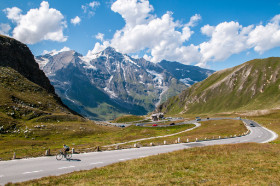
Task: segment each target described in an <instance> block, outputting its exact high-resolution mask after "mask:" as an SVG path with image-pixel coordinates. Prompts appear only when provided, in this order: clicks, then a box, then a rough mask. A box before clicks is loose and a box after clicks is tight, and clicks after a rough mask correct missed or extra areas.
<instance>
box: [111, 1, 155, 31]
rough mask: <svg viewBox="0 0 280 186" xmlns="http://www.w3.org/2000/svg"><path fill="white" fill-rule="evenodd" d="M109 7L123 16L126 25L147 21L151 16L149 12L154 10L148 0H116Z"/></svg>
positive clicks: (132, 25) (130, 25)
mask: <svg viewBox="0 0 280 186" xmlns="http://www.w3.org/2000/svg"><path fill="white" fill-rule="evenodd" d="M111 9H112V11H114V12H116V13H119V14H120V15H121V16H122V17H123V19H124V20H125V22H126V26H127V27H134V26H136V25H139V24H144V23H147V22H148V21H149V18H152V17H153V16H152V15H151V14H150V13H151V12H152V11H154V8H153V6H152V5H150V3H149V1H148V0H141V1H138V0H117V1H116V2H115V3H113V4H112V6H111Z"/></svg>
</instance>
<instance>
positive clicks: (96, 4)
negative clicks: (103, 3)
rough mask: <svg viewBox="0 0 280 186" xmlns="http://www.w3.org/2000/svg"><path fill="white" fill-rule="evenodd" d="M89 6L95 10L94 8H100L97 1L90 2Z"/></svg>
mask: <svg viewBox="0 0 280 186" xmlns="http://www.w3.org/2000/svg"><path fill="white" fill-rule="evenodd" d="M89 6H90V7H91V8H95V7H98V6H100V3H99V2H98V1H92V2H91V3H89Z"/></svg>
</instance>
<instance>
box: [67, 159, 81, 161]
mask: <svg viewBox="0 0 280 186" xmlns="http://www.w3.org/2000/svg"><path fill="white" fill-rule="evenodd" d="M67 161H82V160H80V159H68V160H67Z"/></svg>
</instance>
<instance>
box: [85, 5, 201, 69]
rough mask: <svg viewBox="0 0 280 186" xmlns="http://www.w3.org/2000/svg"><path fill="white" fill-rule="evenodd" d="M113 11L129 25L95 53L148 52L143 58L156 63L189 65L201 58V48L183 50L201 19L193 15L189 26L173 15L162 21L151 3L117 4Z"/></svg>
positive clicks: (192, 47)
mask: <svg viewBox="0 0 280 186" xmlns="http://www.w3.org/2000/svg"><path fill="white" fill-rule="evenodd" d="M111 9H112V11H114V12H116V13H119V14H120V15H121V16H122V17H123V18H124V20H125V23H126V24H125V26H124V27H123V28H122V29H121V30H118V31H116V32H115V34H114V36H113V38H112V39H111V40H110V41H105V42H106V44H104V43H103V44H101V43H96V45H95V47H94V49H93V50H92V51H98V50H101V49H103V48H106V46H108V45H110V46H112V47H114V48H115V49H116V50H117V51H119V52H122V53H137V52H140V51H143V50H147V49H148V50H149V52H150V54H146V55H145V56H144V58H146V59H149V60H151V61H153V62H159V61H161V60H163V59H166V60H174V61H180V62H182V63H186V64H189V63H191V62H193V61H196V60H198V58H200V55H199V52H198V47H195V46H194V45H190V46H183V43H184V42H185V41H188V40H189V38H190V37H191V35H192V34H193V31H191V29H190V27H191V26H195V25H196V23H197V21H198V20H200V19H201V17H200V15H197V14H196V15H194V16H193V17H192V18H191V19H190V22H189V23H187V24H185V25H182V24H180V23H179V22H178V21H174V19H173V15H172V12H167V13H165V14H164V15H163V16H162V17H156V16H155V15H152V14H151V13H152V12H153V10H154V8H153V6H152V5H150V4H149V1H148V0H117V1H116V2H114V3H113V4H112V6H111ZM92 51H90V52H92ZM194 54H198V55H197V56H195V55H194Z"/></svg>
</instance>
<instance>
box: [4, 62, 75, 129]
mask: <svg viewBox="0 0 280 186" xmlns="http://www.w3.org/2000/svg"><path fill="white" fill-rule="evenodd" d="M58 115H60V120H68V119H70V117H71V120H73V119H74V118H75V120H78V118H79V117H78V116H74V115H73V114H71V113H70V111H69V110H68V109H67V108H65V107H64V106H63V105H61V103H60V101H59V100H58V99H56V95H54V94H52V93H49V92H47V91H46V90H45V89H44V88H42V87H41V86H39V85H37V84H35V83H33V82H31V81H29V80H28V79H26V78H25V77H23V76H22V75H21V74H19V73H18V72H17V71H15V70H14V69H12V68H10V67H0V133H11V132H14V131H15V130H17V129H19V128H20V126H22V124H23V123H25V122H27V121H36V120H38V121H40V122H45V121H50V120H53V119H54V118H55V117H58ZM46 117H47V119H44V118H46ZM53 117H54V118H53ZM55 120H57V119H55Z"/></svg>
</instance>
